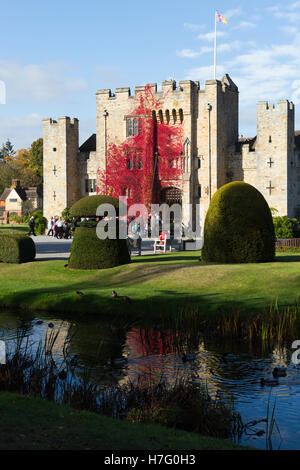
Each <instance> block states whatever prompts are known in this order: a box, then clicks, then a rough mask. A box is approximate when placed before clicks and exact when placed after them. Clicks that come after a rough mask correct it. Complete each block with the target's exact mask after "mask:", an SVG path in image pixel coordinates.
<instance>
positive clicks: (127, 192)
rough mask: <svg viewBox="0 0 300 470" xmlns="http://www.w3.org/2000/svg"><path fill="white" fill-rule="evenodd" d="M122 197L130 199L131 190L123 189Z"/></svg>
mask: <svg viewBox="0 0 300 470" xmlns="http://www.w3.org/2000/svg"><path fill="white" fill-rule="evenodd" d="M123 196H125V197H131V188H127V187H125V188H124V189H123Z"/></svg>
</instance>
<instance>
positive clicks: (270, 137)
mask: <svg viewBox="0 0 300 470" xmlns="http://www.w3.org/2000/svg"><path fill="white" fill-rule="evenodd" d="M271 143H272V136H271V135H269V144H271Z"/></svg>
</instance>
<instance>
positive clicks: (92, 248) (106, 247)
mask: <svg viewBox="0 0 300 470" xmlns="http://www.w3.org/2000/svg"><path fill="white" fill-rule="evenodd" d="M128 263H130V255H129V252H128V248H127V243H126V240H119V239H116V240H110V239H109V238H107V239H105V240H100V239H99V238H98V237H97V234H96V228H92V227H77V228H76V230H75V234H74V239H73V242H72V246H71V254H70V258H69V262H68V267H69V268H71V269H105V268H113V267H114V266H119V265H121V264H128Z"/></svg>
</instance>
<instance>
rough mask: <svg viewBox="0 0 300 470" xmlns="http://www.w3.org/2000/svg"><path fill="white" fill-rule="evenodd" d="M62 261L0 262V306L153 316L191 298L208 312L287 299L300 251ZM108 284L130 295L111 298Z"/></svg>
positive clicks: (293, 292) (297, 279)
mask: <svg viewBox="0 0 300 470" xmlns="http://www.w3.org/2000/svg"><path fill="white" fill-rule="evenodd" d="M65 263H66V262H65V261H35V262H33V263H27V264H23V265H10V264H0V279H1V290H0V307H1V308H15V309H17V308H18V309H23V310H30V311H34V310H48V311H52V312H56V313H61V314H66V313H68V312H71V313H75V314H80V316H85V315H87V314H88V313H90V314H92V315H93V316H94V315H97V316H98V317H100V316H103V317H107V316H108V315H110V314H113V313H115V314H117V313H118V314H120V315H123V316H124V317H128V316H129V317H131V318H134V319H141V318H148V319H152V320H153V319H159V318H161V317H162V316H163V315H164V314H170V313H171V314H172V313H174V312H178V311H180V310H181V309H183V308H186V307H190V306H196V307H197V308H198V309H199V310H200V311H201V312H203V313H204V314H209V315H211V314H213V313H214V312H216V311H217V310H218V308H219V307H222V308H224V309H226V308H231V307H234V308H239V309H242V310H248V311H249V310H254V309H261V308H263V307H264V306H266V305H268V304H270V303H271V302H274V301H275V300H276V299H278V303H279V305H287V304H292V303H293V302H294V301H295V300H297V299H298V297H299V295H300V254H280V255H279V256H277V258H276V261H275V262H273V263H261V264H228V265H220V264H204V263H202V262H200V261H199V253H197V252H178V253H172V254H166V255H156V256H154V255H153V256H152V255H151V256H142V257H140V258H134V260H133V263H131V264H130V265H125V266H119V267H116V268H112V269H105V270H98V271H79V270H68V269H67V268H65V267H64V265H65ZM113 289H114V290H115V291H117V293H118V294H119V295H126V296H129V297H130V298H131V299H132V303H125V302H124V301H123V300H122V299H118V298H117V299H115V298H112V297H111V291H112V290H113ZM76 290H80V291H82V292H83V293H84V294H85V295H84V296H82V297H80V296H78V295H77V294H76Z"/></svg>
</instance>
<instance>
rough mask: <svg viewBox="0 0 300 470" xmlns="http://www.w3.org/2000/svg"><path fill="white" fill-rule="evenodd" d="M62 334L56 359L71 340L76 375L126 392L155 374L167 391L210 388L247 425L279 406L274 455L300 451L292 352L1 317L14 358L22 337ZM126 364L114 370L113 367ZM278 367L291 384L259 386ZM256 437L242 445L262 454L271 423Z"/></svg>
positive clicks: (1, 334) (0, 334) (299, 395)
mask: <svg viewBox="0 0 300 470" xmlns="http://www.w3.org/2000/svg"><path fill="white" fill-rule="evenodd" d="M49 323H52V324H53V326H52V325H51V327H52V328H50V327H49V326H48V325H49ZM58 328H59V329H60V333H59V336H58V339H57V341H56V343H55V345H54V349H53V357H54V359H55V360H56V361H57V362H60V361H62V360H63V344H64V342H65V340H66V339H69V340H70V354H71V355H73V356H75V355H76V358H77V368H78V372H79V373H80V369H84V368H86V367H88V368H89V369H90V370H92V379H93V380H95V381H97V383H99V384H103V385H114V384H122V383H124V382H126V381H128V380H129V379H130V380H136V379H137V378H138V377H141V376H144V375H145V374H151V378H152V380H153V381H160V380H165V381H167V382H168V383H170V384H172V383H173V382H174V380H175V378H184V379H186V380H191V381H195V382H197V383H199V384H203V385H205V386H206V387H207V389H208V391H209V393H210V394H211V395H212V396H214V395H216V394H217V393H218V394H221V396H223V397H224V399H227V400H229V398H230V397H232V398H233V400H234V403H235V408H236V410H237V411H238V412H239V413H240V414H241V417H242V420H243V422H244V423H248V422H251V421H254V420H256V421H259V420H261V419H263V418H265V417H266V415H267V407H268V401H269V403H270V408H271V410H272V408H273V405H274V403H275V401H276V406H275V419H276V423H277V425H278V428H279V431H280V434H279V432H278V431H277V429H275V431H274V433H273V436H272V446H273V449H283V450H284V449H291V450H292V449H293V450H295V449H300V419H299V418H300V365H299V366H295V365H294V364H293V363H292V362H291V354H292V352H293V351H292V349H291V345H286V346H285V347H280V348H275V347H273V348H269V349H267V348H263V347H262V345H258V346H256V347H254V346H253V345H251V344H249V343H248V342H247V343H246V342H241V341H238V342H229V343H228V342H222V341H220V340H218V341H214V340H213V339H212V338H205V337H202V336H201V334H199V336H198V340H197V344H195V341H194V342H193V344H191V343H189V344H188V343H187V342H186V339H184V340H183V341H180V340H181V334H180V332H174V331H173V332H172V331H168V330H167V331H161V330H160V326H159V325H156V326H155V327H154V328H153V329H149V330H147V331H146V330H144V329H140V328H137V327H134V326H133V327H128V326H127V328H117V326H116V325H114V324H113V325H108V324H105V323H103V322H100V321H97V322H95V321H94V322H91V321H89V322H88V323H76V322H75V321H74V322H71V321H69V322H68V321H64V322H62V321H61V320H60V319H59V318H55V316H53V315H49V314H39V315H38V316H33V315H30V314H18V315H15V314H12V313H0V340H4V341H6V344H7V349H9V350H11V349H12V348H13V347H14V345H15V342H16V337H17V334H18V332H19V331H20V330H22V331H23V334H25V335H26V336H27V337H28V338H29V339H30V341H31V342H33V343H34V345H36V346H37V344H38V342H39V340H43V339H44V337H45V333H46V332H47V331H49V330H50V329H51V330H57V329H58ZM295 339H297V338H295ZM185 352H186V353H189V354H191V355H192V356H191V358H190V357H189V359H190V360H187V361H185V360H184V353H185ZM121 358H124V359H123V360H119V361H118V360H117V361H116V363H115V364H113V360H114V359H121ZM278 366H280V367H286V368H287V376H286V377H283V378H279V379H278V383H277V384H276V385H273V386H261V378H265V379H272V378H273V377H272V371H273V369H274V367H278ZM251 430H252V432H251V435H249V434H244V435H243V436H242V438H241V441H240V443H241V444H245V445H251V446H254V447H257V448H260V449H265V448H266V435H265V434H264V431H266V423H265V422H260V423H259V424H257V425H256V426H255V427H253V428H251ZM249 432H250V430H249ZM257 433H258V434H261V435H257Z"/></svg>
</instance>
